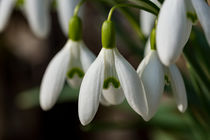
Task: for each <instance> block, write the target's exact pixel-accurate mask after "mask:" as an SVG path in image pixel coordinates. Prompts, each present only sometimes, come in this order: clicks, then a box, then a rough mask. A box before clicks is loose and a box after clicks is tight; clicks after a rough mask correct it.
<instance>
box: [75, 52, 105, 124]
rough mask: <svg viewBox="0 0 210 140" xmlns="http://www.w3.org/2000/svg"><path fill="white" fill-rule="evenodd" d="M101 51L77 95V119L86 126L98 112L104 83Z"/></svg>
mask: <svg viewBox="0 0 210 140" xmlns="http://www.w3.org/2000/svg"><path fill="white" fill-rule="evenodd" d="M103 75H104V62H103V49H102V50H101V52H100V54H99V56H98V57H97V58H96V60H95V61H94V62H93V64H92V65H91V66H90V68H89V69H88V71H87V72H86V74H85V76H84V78H83V81H82V84H81V87H80V93H79V102H78V108H79V119H80V122H81V123H82V124H83V125H87V124H88V123H90V122H91V121H92V119H93V118H94V116H95V114H96V111H97V110H98V106H99V101H100V98H101V93H102V88H103V81H104V77H103Z"/></svg>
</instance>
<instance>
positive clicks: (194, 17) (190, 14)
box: [187, 12, 198, 23]
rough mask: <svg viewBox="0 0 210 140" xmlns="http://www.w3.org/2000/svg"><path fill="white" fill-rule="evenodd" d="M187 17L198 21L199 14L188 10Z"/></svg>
mask: <svg viewBox="0 0 210 140" xmlns="http://www.w3.org/2000/svg"><path fill="white" fill-rule="evenodd" d="M187 18H189V19H190V20H191V21H192V22H193V23H195V22H196V21H197V19H198V18H197V15H196V14H195V13H191V12H187Z"/></svg>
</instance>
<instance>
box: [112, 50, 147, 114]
mask: <svg viewBox="0 0 210 140" xmlns="http://www.w3.org/2000/svg"><path fill="white" fill-rule="evenodd" d="M115 66H116V71H117V75H118V77H119V80H120V84H121V86H122V89H123V92H124V95H125V97H126V99H127V101H128V103H129V105H130V106H131V107H132V108H133V109H134V111H136V112H137V113H138V114H139V115H142V116H145V115H146V114H147V113H148V104H147V99H146V95H145V93H144V92H143V87H142V83H141V81H140V79H139V77H138V74H137V73H136V71H135V70H134V68H133V67H132V66H131V65H130V64H129V63H128V62H127V61H126V60H125V59H124V58H123V57H122V56H121V55H120V53H119V52H118V51H117V49H115Z"/></svg>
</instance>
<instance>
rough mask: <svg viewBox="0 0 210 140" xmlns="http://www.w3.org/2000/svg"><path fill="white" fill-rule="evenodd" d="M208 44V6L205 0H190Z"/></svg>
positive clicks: (209, 34) (209, 41)
mask: <svg viewBox="0 0 210 140" xmlns="http://www.w3.org/2000/svg"><path fill="white" fill-rule="evenodd" d="M191 1H192V5H193V7H194V9H195V11H196V14H197V16H198V19H199V21H200V23H201V25H202V27H203V29H204V33H205V36H206V39H207V41H208V43H209V46H210V6H209V5H208V4H207V2H206V1H205V0H191Z"/></svg>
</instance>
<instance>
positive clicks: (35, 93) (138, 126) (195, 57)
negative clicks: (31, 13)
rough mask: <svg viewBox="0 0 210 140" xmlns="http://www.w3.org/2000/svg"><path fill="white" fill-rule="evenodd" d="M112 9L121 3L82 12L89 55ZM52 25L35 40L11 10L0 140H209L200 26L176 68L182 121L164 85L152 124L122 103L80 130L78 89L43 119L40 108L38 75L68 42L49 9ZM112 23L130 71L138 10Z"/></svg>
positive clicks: (1, 74) (208, 78)
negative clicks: (182, 93)
mask: <svg viewBox="0 0 210 140" xmlns="http://www.w3.org/2000/svg"><path fill="white" fill-rule="evenodd" d="M118 2H121V1H119V0H113V1H110V0H107V1H106V0H104V1H103V0H98V1H89V2H87V3H86V4H85V5H84V7H83V16H82V20H83V39H84V42H85V43H86V45H87V46H88V48H90V50H91V51H92V52H94V53H95V54H96V55H97V54H98V53H99V51H100V49H101V41H100V39H101V35H100V31H101V25H102V22H103V21H104V20H105V19H106V17H107V14H108V11H109V9H110V7H111V6H112V5H114V4H116V3H118ZM51 21H52V28H51V31H50V34H49V36H48V37H47V38H46V39H39V38H37V37H36V36H35V35H34V34H33V33H32V31H31V29H30V28H29V25H28V23H27V21H26V19H25V17H24V16H23V14H22V12H20V11H19V10H18V9H14V11H13V13H12V16H11V18H10V21H9V23H8V26H7V28H6V30H4V32H2V33H1V34H0V140H19V139H20V140H48V139H85V140H88V139H90V140H139V139H142V140H208V139H210V86H209V85H210V73H209V70H210V62H209V61H210V59H209V52H210V49H209V46H208V44H207V42H206V40H205V37H204V35H203V31H202V29H201V27H200V26H199V23H198V25H197V26H195V27H194V28H193V31H192V34H191V37H190V41H188V44H187V45H186V47H185V50H184V52H185V53H184V54H183V55H182V56H181V58H180V59H179V60H178V62H177V65H178V66H179V68H180V70H181V72H182V74H183V76H184V78H185V84H186V88H187V94H188V100H189V101H188V102H189V107H188V110H187V112H186V113H184V114H182V113H180V112H178V110H177V109H176V105H175V102H174V100H173V95H172V94H171V89H170V85H166V87H165V93H164V96H163V98H162V101H161V105H160V107H159V110H158V112H157V114H156V115H155V117H154V118H153V119H152V120H151V121H149V122H144V121H143V119H142V118H141V117H140V116H139V115H137V114H136V113H135V112H134V111H133V110H132V109H131V108H130V107H129V106H128V104H127V103H126V101H124V103H123V104H122V105H118V106H111V107H103V106H100V107H99V111H98V112H97V114H96V117H95V118H94V120H93V121H92V122H91V124H90V125H88V126H85V127H84V126H82V125H81V124H80V122H79V119H78V110H77V97H78V91H79V90H78V89H71V88H70V87H69V86H68V85H65V87H64V89H63V91H62V94H61V96H60V98H59V101H58V103H57V104H56V105H55V106H54V108H53V109H51V110H50V111H48V112H44V111H42V110H41V108H40V106H39V100H38V99H39V86H40V83H41V79H42V76H43V73H44V71H45V69H46V67H47V65H48V63H49V61H50V60H51V58H52V57H53V56H54V55H55V54H56V53H57V52H58V51H59V50H60V49H61V48H62V47H63V46H64V44H65V42H66V41H67V38H66V37H65V36H64V35H63V33H62V31H61V28H60V26H59V23H58V18H57V13H56V11H55V10H54V9H53V8H52V10H51ZM113 21H114V22H115V27H116V30H117V47H118V49H119V50H120V52H121V53H122V54H123V56H124V57H125V58H126V59H127V60H128V61H129V62H130V63H131V64H132V66H133V67H135V68H137V66H138V65H139V63H140V61H141V60H142V58H143V51H144V45H145V42H146V40H147V39H146V37H145V36H144V35H143V34H142V33H141V29H140V26H139V10H137V9H128V8H122V9H119V11H117V12H115V13H114V16H113Z"/></svg>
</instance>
